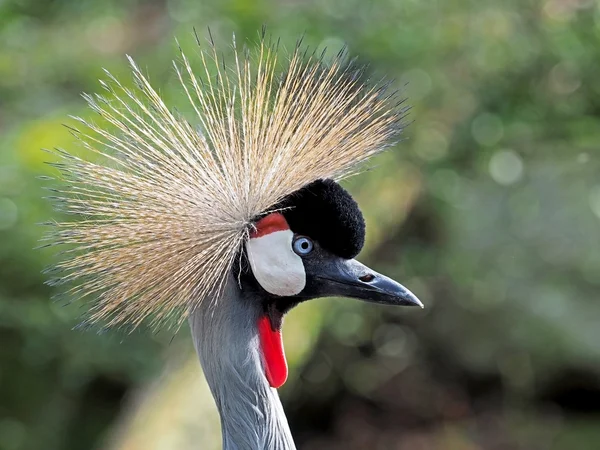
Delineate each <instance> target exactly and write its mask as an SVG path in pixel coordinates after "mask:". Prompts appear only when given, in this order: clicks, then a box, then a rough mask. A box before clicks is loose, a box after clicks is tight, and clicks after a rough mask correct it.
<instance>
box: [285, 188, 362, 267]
mask: <svg viewBox="0 0 600 450" xmlns="http://www.w3.org/2000/svg"><path fill="white" fill-rule="evenodd" d="M276 208H282V211H281V213H282V214H283V215H284V217H285V219H286V220H287V222H288V224H289V226H290V229H291V230H292V231H293V232H294V233H297V234H303V235H305V236H308V237H310V238H311V239H314V240H315V241H317V242H318V243H319V245H321V247H323V248H324V249H326V250H328V251H330V252H331V253H333V254H335V255H337V256H340V257H342V258H347V259H350V258H354V257H355V256H356V255H358V254H359V253H360V250H361V249H362V247H363V244H364V243H365V220H364V218H363V215H362V212H361V211H360V209H359V208H358V204H357V203H356V201H355V200H354V199H353V198H352V196H351V195H350V194H349V193H348V191H346V190H345V189H344V188H343V187H342V186H340V185H339V184H338V183H336V182H335V181H333V180H329V179H325V180H317V181H313V182H312V183H310V184H307V185H306V186H304V187H303V188H302V189H299V190H298V191H296V192H294V193H293V194H290V195H289V196H287V197H286V198H285V199H284V200H283V201H281V202H280V203H279V204H278V205H277V206H276Z"/></svg>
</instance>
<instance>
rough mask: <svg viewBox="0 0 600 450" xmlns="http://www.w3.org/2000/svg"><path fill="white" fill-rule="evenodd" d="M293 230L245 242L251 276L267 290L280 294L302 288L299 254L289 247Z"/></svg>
mask: <svg viewBox="0 0 600 450" xmlns="http://www.w3.org/2000/svg"><path fill="white" fill-rule="evenodd" d="M293 238H294V233H292V231H291V230H289V229H287V230H280V231H275V232H272V233H269V234H266V235H263V236H260V237H255V238H251V239H249V240H248V241H247V242H246V251H247V253H248V259H249V260H250V267H251V268H252V272H253V273H254V277H255V278H256V280H257V281H258V282H259V283H260V285H261V286H262V287H263V289H264V290H265V291H267V292H269V293H271V294H274V295H279V296H282V297H285V296H288V295H295V294H299V293H300V292H302V290H303V289H304V286H305V285H306V273H305V271H304V263H303V262H302V258H300V256H298V255H297V254H296V253H295V252H294V250H292V240H293Z"/></svg>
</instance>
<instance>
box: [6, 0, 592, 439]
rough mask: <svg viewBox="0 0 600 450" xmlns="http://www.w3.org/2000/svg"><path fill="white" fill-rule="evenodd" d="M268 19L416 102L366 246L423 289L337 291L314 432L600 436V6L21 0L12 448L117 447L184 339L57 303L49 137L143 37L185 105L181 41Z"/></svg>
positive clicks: (290, 38)
mask: <svg viewBox="0 0 600 450" xmlns="http://www.w3.org/2000/svg"><path fill="white" fill-rule="evenodd" d="M263 24H267V25H268V26H269V30H270V32H271V33H272V34H273V35H275V36H279V37H281V42H282V43H283V44H285V46H287V47H291V46H293V45H294V43H295V41H296V39H297V38H298V36H299V35H301V34H303V33H304V35H305V42H306V43H307V44H308V45H310V46H312V47H315V48H319V49H320V48H324V47H327V48H329V49H331V51H337V50H338V49H339V48H340V47H341V46H342V45H343V44H344V43H346V44H348V46H349V49H350V51H351V53H353V54H356V55H358V56H359V57H360V58H361V61H365V62H369V63H370V66H371V69H372V71H373V72H374V74H375V76H381V75H385V76H387V77H390V78H392V79H394V85H395V86H396V87H398V88H400V89H402V90H403V93H404V94H405V95H406V96H407V97H408V99H409V100H408V101H409V103H410V104H411V105H412V111H411V114H410V119H411V120H414V123H412V124H411V125H410V127H409V128H408V129H407V133H406V136H407V138H408V139H407V140H405V141H404V142H401V143H400V144H399V145H398V148H397V149H395V150H394V151H393V152H389V153H387V154H385V155H383V156H381V157H380V158H379V159H378V160H376V161H375V165H376V166H378V167H377V170H374V171H371V172H369V173H368V174H366V175H364V176H362V177H357V178H354V179H352V180H350V181H349V182H348V186H349V188H350V189H351V190H352V192H353V193H355V194H356V197H357V199H358V200H359V202H360V204H361V205H362V206H363V208H364V210H365V215H366V216H367V223H368V233H369V236H368V241H369V242H368V248H367V249H366V250H367V253H366V255H367V257H368V259H370V260H371V261H370V262H371V263H372V264H373V265H375V266H376V267H377V269H378V270H381V271H382V272H386V271H387V272H388V273H389V274H390V275H393V276H395V277H397V278H399V279H401V280H402V281H403V283H404V284H406V285H407V286H409V287H410V288H411V290H413V291H414V292H415V293H417V294H418V295H419V297H420V298H421V299H422V300H423V301H424V303H425V304H426V306H427V308H426V309H425V310H424V311H423V312H418V311H417V312H415V311H405V310H392V309H387V308H375V307H372V306H364V305H361V304H358V303H354V302H349V301H347V300H331V301H323V302H322V303H321V304H323V305H326V306H327V309H326V311H327V312H326V316H325V321H324V325H323V328H322V333H321V337H320V339H319V341H318V343H317V344H316V346H315V347H314V351H313V352H312V354H311V355H310V356H309V357H308V358H307V359H306V360H305V362H304V364H303V367H301V368H298V374H297V376H296V377H295V378H294V379H292V380H291V381H292V383H290V384H289V385H288V386H286V389H285V390H284V391H283V395H284V398H285V400H286V404H287V407H288V410H289V411H290V420H291V424H292V428H293V430H294V432H295V434H296V435H297V438H298V442H299V444H300V446H301V447H302V448H315V449H317V448H320V449H325V448H332V449H333V448H345V449H351V448H367V447H370V446H373V447H374V448H375V446H377V448H398V449H404V448H411V449H413V450H414V449H479V448H481V449H484V448H485V449H500V448H502V449H506V448H510V449H518V448H523V449H596V448H599V447H600V426H599V425H600V379H599V376H600V345H598V343H599V342H600V331H599V328H598V323H600V305H599V303H598V299H599V293H600V277H599V276H598V275H599V273H600V252H599V251H598V249H599V244H600V231H599V230H600V229H599V226H598V225H599V220H600V181H599V177H598V174H599V173H600V159H599V153H598V151H599V149H598V146H599V144H600V117H599V114H600V78H597V74H598V73H599V72H600V3H598V2H597V1H594V0H546V1H542V0H521V1H517V0H510V1H505V2H497V1H492V0H480V1H477V2H475V1H467V0H461V1H459V0H448V1H444V2H442V1H439V0H438V1H418V0H381V1H371V2H370V1H364V0H349V1H340V0H318V1H316V0H307V1H284V0H280V1H276V0H222V1H218V0H214V1H197V0H193V1H192V0H160V1H146V2H143V1H141V0H139V1H132V0H127V1H123V0H121V1H116V0H111V1H96V0H78V1H74V0H73V1H68V0H50V1H40V0H38V1H35V0H4V1H0V41H1V42H2V46H0V339H1V340H0V449H1V450H21V449H35V448H44V449H45V450H53V449H89V448H92V447H98V446H103V445H104V444H105V443H106V440H107V436H108V434H107V433H109V430H111V429H115V427H117V426H118V424H119V423H120V422H122V417H123V416H124V415H125V413H124V412H121V413H120V408H122V410H121V411H125V410H126V409H127V408H125V407H124V405H125V403H128V402H127V401H125V402H124V399H130V398H132V395H131V394H132V393H133V392H140V391H139V389H141V392H144V391H145V389H144V388H142V387H143V386H146V385H148V384H149V383H151V380H152V379H153V377H155V376H157V374H158V373H161V367H162V366H163V364H164V363H165V361H167V360H170V358H171V357H172V356H171V355H174V354H175V355H177V354H181V353H183V354H186V355H187V354H188V352H189V351H190V346H189V344H187V341H186V339H185V334H186V333H185V331H183V332H182V333H180V334H181V335H182V336H177V338H176V339H175V341H174V342H173V343H171V338H172V335H171V334H169V333H164V335H160V334H159V335H151V334H149V333H145V332H143V331H140V332H136V333H135V334H133V335H127V336H125V335H123V334H119V333H113V332H111V333H109V334H104V335H98V334H94V333H84V332H81V331H73V330H72V328H73V327H74V326H75V325H76V324H77V317H78V316H79V308H80V305H71V306H68V307H62V306H60V305H59V304H56V303H52V302H51V301H50V297H51V296H52V294H53V292H52V291H51V289H49V288H47V287H45V286H44V284H43V281H44V276H43V275H41V273H40V272H41V270H42V269H43V268H44V267H45V266H47V265H48V264H49V263H50V262H51V260H52V255H51V252H50V251H45V250H40V251H34V250H33V248H34V247H36V246H37V245H38V240H39V238H40V237H41V235H42V233H43V231H44V230H43V228H42V227H39V226H37V225H36V223H38V222H43V221H46V220H49V219H51V218H56V214H55V213H53V212H52V211H51V209H50V207H49V206H48V204H47V202H45V201H44V200H43V199H42V197H43V195H44V194H43V190H42V182H40V181H38V180H37V179H36V178H35V177H36V176H38V175H44V174H48V173H49V168H48V167H47V166H45V165H44V164H43V162H44V161H45V160H47V159H48V156H47V155H46V154H45V153H43V152H41V151H40V148H52V147H55V146H59V147H65V148H72V147H73V141H72V138H71V136H70V135H69V133H68V130H67V129H65V128H64V127H62V126H61V124H62V123H68V121H69V119H68V115H83V116H88V115H89V114H90V113H89V112H88V111H87V110H86V109H85V107H84V102H83V100H82V99H81V98H80V93H81V92H84V91H85V92H97V91H99V89H100V88H99V84H98V81H97V80H98V78H102V77H103V76H104V75H103V72H102V68H106V69H108V70H110V71H111V72H112V73H113V74H115V75H117V76H118V77H120V78H124V79H127V77H128V69H127V65H126V60H125V58H124V55H125V54H126V53H127V54H131V55H132V56H134V58H135V59H136V61H137V62H138V63H139V64H140V66H142V67H144V68H145V71H146V72H147V73H148V74H149V75H150V78H151V81H152V82H153V84H154V85H155V86H157V87H159V88H160V89H161V92H162V93H163V94H164V95H165V96H166V97H167V99H169V101H170V102H171V103H173V104H176V103H177V101H178V99H180V98H181V93H180V92H179V89H178V87H177V83H176V80H175V74H174V71H173V70H172V66H171V63H170V61H171V59H172V58H174V57H176V45H175V41H174V37H177V39H179V41H180V42H181V43H182V45H184V46H191V45H193V39H194V38H193V35H192V29H193V27H196V28H197V29H198V31H199V34H200V35H203V34H205V33H204V31H203V30H204V29H205V28H206V27H207V26H210V27H211V30H212V33H213V35H214V36H215V39H216V41H217V42H218V43H220V44H219V45H223V46H227V45H228V44H229V42H230V39H231V33H233V32H235V33H236V37H237V40H238V41H248V42H249V43H250V45H252V43H253V42H255V41H256V40H257V36H258V34H257V33H258V30H260V27H261V26H262V25H263ZM190 48H191V47H190ZM303 308H308V307H305V306H301V307H300V309H299V312H296V311H293V312H292V313H291V315H290V318H289V320H288V322H292V321H294V319H295V318H296V317H300V316H301V315H302V314H303V311H304V309H303ZM306 316H307V317H311V316H310V314H308V315H306ZM309 322H310V321H309ZM311 323H312V334H314V333H315V332H316V331H317V330H318V329H319V327H320V326H321V322H320V321H316V322H311ZM298 328H300V327H296V329H294V330H293V332H292V333H290V335H289V336H286V342H287V341H289V342H293V341H294V340H295V341H298V340H302V332H303V330H301V329H298ZM183 367H184V369H182V370H187V369H185V368H186V367H188V366H187V365H186V364H183ZM180 375H181V374H180ZM172 379H173V380H179V379H180V378H177V376H175V375H173V378H172ZM179 389H184V390H185V389H186V387H185V385H184V386H179ZM169 392H170V391H169ZM152 405H154V406H148V408H153V407H156V403H153V404H152ZM170 407H171V408H176V407H177V406H176V405H171V406H170ZM186 411H187V410H186ZM188 426H191V425H189V421H188ZM149 428H152V427H149ZM144 431H145V432H146V433H147V434H148V435H149V436H152V435H153V434H152V433H153V430H152V429H147V430H144ZM159 431H160V432H161V433H164V432H165V431H164V429H160V430H156V432H157V433H158V432H159ZM122 432H123V433H125V434H126V433H127V431H126V430H125V431H122ZM193 443H195V444H197V442H193ZM128 448H131V447H128ZM157 448H158V447H157ZM163 448H170V447H168V446H165V447H163ZM178 448H184V447H183V446H178ZM190 448H191V447H190ZM206 448H208V445H207V446H206Z"/></svg>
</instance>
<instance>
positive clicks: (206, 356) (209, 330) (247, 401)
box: [189, 276, 296, 450]
mask: <svg viewBox="0 0 600 450" xmlns="http://www.w3.org/2000/svg"><path fill="white" fill-rule="evenodd" d="M206 300H207V303H206V304H205V305H204V307H202V308H197V310H196V311H194V312H193V313H192V314H191V315H190V318H189V322H190V326H191V329H192V337H193V339H194V346H195V347H196V351H197V352H198V356H199V357H200V363H201V364H202V368H203V370H204V375H205V376H206V381H207V382H208V385H209V387H210V390H211V392H212V394H213V397H214V398H215V402H216V404H217V408H218V409H219V414H220V416H221V427H222V432H223V450H263V449H269V450H295V449H296V447H295V445H294V441H293V440H292V435H291V433H290V429H289V426H288V423H287V419H286V417H285V413H284V412H283V407H282V406H281V401H280V400H279V396H278V395H277V391H276V390H275V389H273V388H271V387H270V386H269V383H268V381H267V379H266V377H265V375H264V368H263V363H262V357H261V353H260V348H259V340H258V334H257V326H256V324H257V321H258V318H259V315H260V311H261V310H260V302H259V299H251V298H245V297H244V296H243V295H242V292H241V290H240V289H239V287H238V285H237V284H236V280H235V279H234V278H233V277H232V276H230V277H229V280H228V282H227V285H226V286H225V289H224V290H223V294H222V296H221V298H219V299H216V303H217V304H218V306H216V307H211V306H207V304H208V303H209V302H208V300H212V299H206Z"/></svg>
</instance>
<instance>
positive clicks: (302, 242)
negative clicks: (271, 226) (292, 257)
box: [292, 236, 314, 256]
mask: <svg viewBox="0 0 600 450" xmlns="http://www.w3.org/2000/svg"><path fill="white" fill-rule="evenodd" d="M292 245H293V248H294V251H295V252H296V253H297V254H298V255H300V256H304V255H308V254H309V253H310V252H312V249H313V246H314V245H313V241H311V240H310V239H309V238H307V237H304V236H301V237H299V238H296V240H295V241H294V243H293V244H292Z"/></svg>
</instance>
